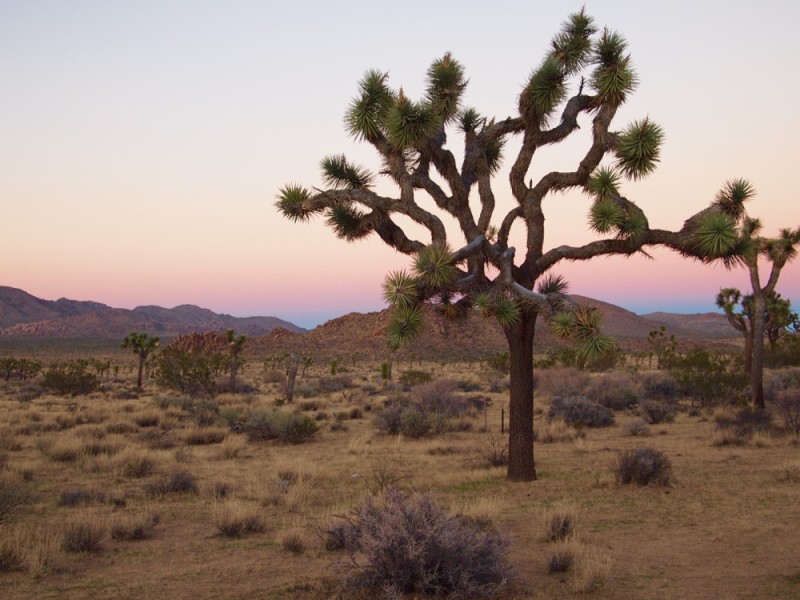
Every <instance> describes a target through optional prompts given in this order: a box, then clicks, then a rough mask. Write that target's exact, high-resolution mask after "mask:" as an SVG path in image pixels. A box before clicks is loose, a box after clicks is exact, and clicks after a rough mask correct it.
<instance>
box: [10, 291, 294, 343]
mask: <svg viewBox="0 0 800 600" xmlns="http://www.w3.org/2000/svg"><path fill="white" fill-rule="evenodd" d="M276 327H281V328H283V329H285V330H287V331H293V332H297V333H302V332H304V331H305V329H303V328H301V327H298V326H297V325H294V324H293V323H289V322H288V321H284V320H282V319H278V318H277V317H245V318H240V317H232V316H230V315H220V314H217V313H215V312H212V311H210V310H208V309H206V308H200V307H199V306H193V305H191V304H185V305H182V306H176V307H175V308H161V307H160V306H139V307H136V308H134V309H133V310H127V309H124V308H111V307H110V306H106V305H105V304H100V303H98V302H83V301H78V300H68V299H66V298H61V299H60V300H54V301H53V300H42V299H41V298H37V297H36V296H32V295H31V294H28V293H27V292H24V291H22V290H18V289H16V288H11V287H4V286H0V336H15V337H17V336H18V337H53V338H55V337H58V338H119V337H124V336H126V335H127V334H128V333H130V332H131V331H146V332H147V333H150V334H153V335H159V336H163V337H173V336H177V335H180V334H184V333H192V332H197V331H226V330H228V329H235V330H236V332H237V333H244V334H246V335H249V336H261V335H264V334H266V333H269V332H270V331H272V330H273V329H275V328H276Z"/></svg>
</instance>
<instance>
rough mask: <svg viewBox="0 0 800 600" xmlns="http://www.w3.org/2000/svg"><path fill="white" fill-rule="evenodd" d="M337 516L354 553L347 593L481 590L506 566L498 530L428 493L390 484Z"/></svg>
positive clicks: (506, 572)
mask: <svg viewBox="0 0 800 600" xmlns="http://www.w3.org/2000/svg"><path fill="white" fill-rule="evenodd" d="M340 523H342V525H341V528H342V531H341V533H340V535H339V541H340V543H341V544H342V545H344V547H345V549H346V550H347V551H348V552H349V553H350V558H351V561H350V564H349V572H348V573H347V577H346V579H345V581H344V585H345V586H346V588H347V589H348V591H349V592H350V593H355V592H356V591H357V590H359V589H368V590H382V591H383V592H384V593H385V594H387V595H388V594H392V595H393V596H399V595H400V594H410V593H421V594H453V595H455V596H464V597H486V596H489V595H491V594H493V593H495V592H496V591H497V590H498V589H499V588H501V587H502V586H503V585H504V584H505V583H506V581H507V579H508V577H509V576H510V573H511V566H510V564H509V563H508V561H507V559H506V550H507V547H508V542H507V541H506V539H505V538H504V537H503V536H502V535H500V534H499V533H498V532H496V531H495V530H484V529H481V528H479V527H478V526H476V525H475V524H474V523H471V522H470V521H468V520H466V519H463V518H460V517H453V516H450V515H447V514H446V513H445V512H444V511H442V510H441V509H440V508H439V507H437V506H436V505H435V504H434V503H433V501H432V500H431V498H430V497H429V496H427V495H419V494H405V493H403V492H401V491H398V490H395V489H389V490H387V491H386V492H385V493H383V494H382V495H380V496H377V497H375V496H373V497H369V498H367V500H366V501H365V502H364V504H363V505H362V506H361V507H359V508H357V509H356V510H355V511H353V513H351V515H350V516H349V517H347V518H346V519H344V520H343V521H342V520H340Z"/></svg>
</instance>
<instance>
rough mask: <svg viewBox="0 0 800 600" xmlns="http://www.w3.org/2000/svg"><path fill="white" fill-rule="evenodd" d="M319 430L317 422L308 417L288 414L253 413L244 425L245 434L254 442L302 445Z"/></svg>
mask: <svg viewBox="0 0 800 600" xmlns="http://www.w3.org/2000/svg"><path fill="white" fill-rule="evenodd" d="M318 429H319V425H318V424H317V422H316V421H315V420H314V419H312V418H311V417H309V416H308V415H296V414H293V413H287V412H253V413H250V414H249V415H248V416H247V420H246V422H245V423H244V432H245V433H246V434H247V436H248V438H250V440H253V441H263V440H278V441H281V442H285V443H290V444H301V443H303V442H307V441H309V440H310V439H312V438H313V437H314V434H316V432H317V430H318Z"/></svg>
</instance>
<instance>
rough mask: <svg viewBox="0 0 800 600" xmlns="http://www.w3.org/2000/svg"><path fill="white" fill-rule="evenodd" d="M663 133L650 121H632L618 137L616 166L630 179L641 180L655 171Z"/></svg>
mask: <svg viewBox="0 0 800 600" xmlns="http://www.w3.org/2000/svg"><path fill="white" fill-rule="evenodd" d="M663 141H664V131H663V129H661V127H660V126H659V125H656V124H655V123H653V122H652V121H651V120H650V119H642V120H641V121H634V122H633V123H632V124H631V125H630V126H629V127H628V128H627V129H626V130H625V131H624V132H623V133H622V134H621V135H620V136H619V142H618V144H617V150H616V152H617V166H618V167H619V169H620V171H622V173H623V174H624V175H625V176H626V177H629V178H630V179H634V180H635V179H641V178H643V177H646V176H647V175H650V173H652V172H653V171H655V169H656V165H657V164H658V161H659V156H660V154H661V142H663Z"/></svg>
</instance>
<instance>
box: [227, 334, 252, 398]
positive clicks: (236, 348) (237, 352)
mask: <svg viewBox="0 0 800 600" xmlns="http://www.w3.org/2000/svg"><path fill="white" fill-rule="evenodd" d="M225 338H226V339H227V341H228V352H229V353H230V357H229V361H230V370H231V392H232V393H234V394H235V393H236V374H237V373H238V372H239V367H240V366H241V365H242V358H241V354H242V350H244V343H245V342H246V341H247V336H244V335H240V336H238V337H237V336H236V334H235V333H234V331H233V329H228V331H226V332H225Z"/></svg>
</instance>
